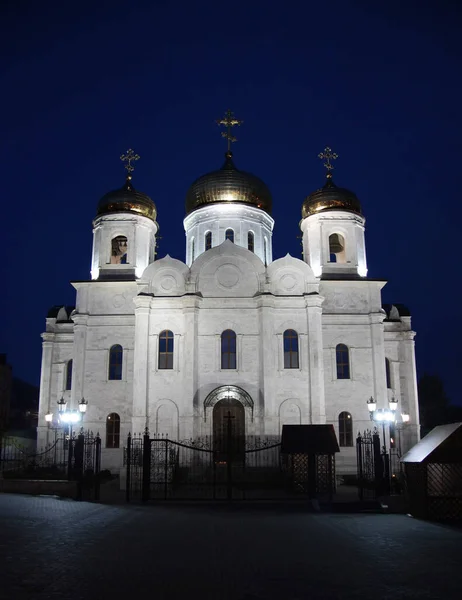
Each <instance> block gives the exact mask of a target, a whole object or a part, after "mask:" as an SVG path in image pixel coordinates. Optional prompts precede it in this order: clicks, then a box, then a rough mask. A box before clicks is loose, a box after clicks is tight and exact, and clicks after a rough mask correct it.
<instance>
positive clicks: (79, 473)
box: [74, 428, 85, 500]
mask: <svg viewBox="0 0 462 600" xmlns="http://www.w3.org/2000/svg"><path fill="white" fill-rule="evenodd" d="M84 445H85V436H84V434H83V428H82V429H81V430H80V433H79V435H78V436H77V438H74V477H75V479H76V480H77V500H82V487H83V477H84V474H83V453H84Z"/></svg>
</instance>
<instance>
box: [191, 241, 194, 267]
mask: <svg viewBox="0 0 462 600" xmlns="http://www.w3.org/2000/svg"><path fill="white" fill-rule="evenodd" d="M191 262H192V263H193V262H194V238H191Z"/></svg>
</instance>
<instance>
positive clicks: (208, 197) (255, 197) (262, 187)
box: [186, 152, 273, 214]
mask: <svg viewBox="0 0 462 600" xmlns="http://www.w3.org/2000/svg"><path fill="white" fill-rule="evenodd" d="M225 156H226V160H225V163H224V165H223V166H222V167H221V169H219V170H218V171H212V172H211V173H207V174H206V175H202V177H199V179H196V181H195V182H194V183H193V184H192V185H191V187H190V188H189V190H188V193H187V194H186V214H189V213H191V212H193V211H194V210H196V209H197V208H201V207H202V206H207V205H209V204H216V203H231V204H248V205H251V206H255V208H260V209H261V210H264V211H266V212H267V213H268V214H271V208H272V203H273V201H272V198H271V192H270V191H269V189H268V188H267V186H266V184H265V183H264V182H263V181H262V180H261V179H259V178H258V177H256V176H255V175H252V173H246V172H245V171H239V169H237V168H236V166H235V164H234V162H233V159H232V154H231V152H227V153H226V155H225Z"/></svg>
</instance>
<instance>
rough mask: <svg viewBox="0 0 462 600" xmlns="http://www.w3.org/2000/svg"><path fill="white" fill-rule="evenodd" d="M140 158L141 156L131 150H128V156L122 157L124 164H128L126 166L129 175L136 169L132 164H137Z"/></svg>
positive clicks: (122, 155)
mask: <svg viewBox="0 0 462 600" xmlns="http://www.w3.org/2000/svg"><path fill="white" fill-rule="evenodd" d="M139 158H140V156H139V154H135V153H134V152H133V150H132V149H131V148H130V149H129V150H127V152H126V154H121V155H120V160H121V161H122V162H124V163H127V164H126V165H125V168H126V169H127V173H128V175H130V173H131V172H132V171H134V170H135V167H134V166H133V165H132V162H136V161H137V160H139Z"/></svg>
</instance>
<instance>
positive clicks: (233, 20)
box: [0, 0, 462, 404]
mask: <svg viewBox="0 0 462 600" xmlns="http://www.w3.org/2000/svg"><path fill="white" fill-rule="evenodd" d="M430 7H431V8H430ZM461 28H462V19H461V9H459V8H458V2H456V1H455V0H454V1H449V0H439V2H432V3H430V2H428V1H427V2H425V1H419V0H415V1H414V0H399V1H398V0H388V1H386V2H385V1H383V2H382V1H378V2H370V0H357V1H353V0H351V1H348V0H331V1H329V2H322V1H317V2H313V1H310V0H305V1H304V2H298V1H294V2H291V1H286V2H280V1H278V2H273V1H271V0H269V1H266V2H265V1H260V0H246V1H236V2H229V3H223V2H208V1H200V0H197V1H196V2H191V1H189V2H188V1H185V0H178V1H176V2H173V1H170V2H168V1H167V2H156V1H154V0H151V1H137V0H132V1H130V2H128V1H125V2H120V1H118V0H111V1H110V2H103V1H97V0H94V1H93V2H91V3H90V2H85V1H80V2H77V1H74V2H62V1H60V2H47V1H44V2H35V1H34V2H31V1H29V2H24V1H21V0H14V1H13V0H11V1H8V0H6V1H5V0H3V2H2V8H0V49H1V51H0V60H1V63H0V65H1V71H0V90H1V105H2V117H3V118H2V119H1V121H0V123H1V124H0V174H1V181H2V184H1V197H0V201H1V207H2V220H1V222H2V235H3V240H4V242H3V248H4V250H5V253H6V256H5V255H4V259H3V260H2V277H1V281H2V287H3V289H2V293H1V295H0V298H1V300H0V302H1V305H0V310H1V316H2V324H1V332H0V352H6V353H7V354H8V360H9V362H10V363H11V364H12V366H13V369H14V374H15V375H16V376H17V377H21V378H23V379H25V380H27V381H29V382H32V383H35V384H38V383H39V373H40V360H41V339H40V333H41V332H42V331H43V330H44V327H45V317H46V313H47V310H48V309H49V308H50V307H51V306H53V305H55V304H74V302H75V295H74V289H73V287H72V286H71V285H70V283H69V282H70V281H71V280H82V279H89V277H90V259H91V248H92V219H93V218H94V217H95V214H96V206H97V203H98V200H99V198H100V197H101V196H102V195H103V194H104V193H106V192H107V191H109V190H111V189H115V188H118V187H121V185H122V184H123V182H124V170H123V165H122V163H121V162H120V160H119V156H120V154H122V153H123V152H125V151H126V150H127V149H128V148H133V149H134V150H135V151H136V152H137V153H138V154H140V156H141V159H140V160H139V161H138V163H137V165H136V171H135V173H134V178H133V183H134V186H135V187H136V188H137V189H139V190H140V191H143V192H145V193H147V194H148V195H150V196H151V197H152V199H153V200H154V202H155V203H156V205H157V209H158V222H159V225H160V233H161V236H162V239H161V240H160V245H159V255H158V256H159V257H162V256H164V255H165V254H167V253H169V254H170V255H171V256H173V257H175V258H179V259H181V260H184V257H185V236H184V229H183V217H184V198H185V195H186V192H187V189H188V187H189V185H190V184H191V183H192V181H193V180H194V179H196V178H197V177H198V176H199V175H201V174H203V173H205V172H207V171H210V170H214V169H216V168H219V167H220V166H221V164H222V162H223V153H224V151H225V142H224V140H223V139H222V138H221V137H220V132H219V129H218V127H217V125H216V124H215V119H217V118H220V117H221V116H222V115H223V114H224V112H225V111H226V109H228V108H231V110H233V111H234V113H235V115H236V116H237V117H238V118H240V119H243V121H244V124H243V125H242V126H241V127H240V128H239V130H238V131H237V132H236V135H237V137H238V138H239V141H238V142H237V143H236V144H235V145H234V149H233V151H234V157H235V162H236V165H237V166H238V167H239V168H241V169H243V170H248V171H251V172H253V173H255V174H256V175H258V176H259V177H261V178H262V179H263V180H264V181H265V182H266V183H267V184H268V186H269V188H270V190H271V191H272V194H273V205H274V211H273V216H274V218H275V221H276V224H275V229H274V237H273V255H274V258H279V257H281V256H283V255H285V254H286V253H287V252H289V253H290V254H292V255H293V256H295V257H301V246H300V240H299V239H298V236H299V233H300V231H299V228H298V224H299V220H300V209H301V205H302V202H303V199H304V198H305V196H307V195H308V194H309V193H310V192H311V191H313V190H314V189H316V188H318V187H320V186H321V185H322V184H323V182H324V169H323V167H322V163H321V161H320V160H319V159H318V158H317V155H318V153H319V152H320V151H321V150H322V149H323V148H324V147H325V146H326V145H329V146H331V147H332V149H333V150H334V151H336V152H337V153H338V154H339V159H338V160H337V161H336V169H335V172H334V180H335V181H336V183H337V184H338V185H341V186H345V187H347V188H349V189H352V190H353V191H354V192H356V194H357V195H358V197H359V198H360V200H361V202H362V206H363V211H364V214H365V216H366V219H367V222H366V244H367V246H366V248H367V258H368V266H369V276H370V277H373V278H384V279H387V280H389V283H388V284H387V285H386V287H385V288H384V290H383V300H384V302H391V303H393V302H396V303H403V304H405V305H407V306H408V307H409V308H410V310H411V313H412V316H413V328H414V329H415V330H416V331H417V336H416V347H417V366H418V373H419V374H422V373H423V372H424V371H426V372H430V373H435V374H439V375H441V376H442V378H443V380H444V383H445V386H446V390H447V393H448V395H449V397H450V399H451V400H452V402H454V403H461V404H462V396H461V395H460V393H459V387H458V373H459V370H460V345H461V342H460V339H461V337H462V317H461V310H460V302H461V298H460V295H461V287H462V286H461V285H460V282H459V277H460V264H459V260H460V259H459V257H460V247H459V246H460V239H461V232H460V227H461V217H462V215H461V209H460V206H461V201H462V200H461V186H462V181H461V180H460V178H459V177H458V174H459V169H460V164H461V162H462V147H461V131H462V116H461V107H462V91H461V63H462V43H461V35H460V31H461Z"/></svg>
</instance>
